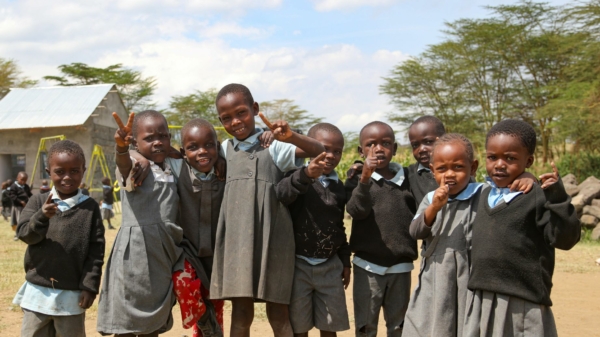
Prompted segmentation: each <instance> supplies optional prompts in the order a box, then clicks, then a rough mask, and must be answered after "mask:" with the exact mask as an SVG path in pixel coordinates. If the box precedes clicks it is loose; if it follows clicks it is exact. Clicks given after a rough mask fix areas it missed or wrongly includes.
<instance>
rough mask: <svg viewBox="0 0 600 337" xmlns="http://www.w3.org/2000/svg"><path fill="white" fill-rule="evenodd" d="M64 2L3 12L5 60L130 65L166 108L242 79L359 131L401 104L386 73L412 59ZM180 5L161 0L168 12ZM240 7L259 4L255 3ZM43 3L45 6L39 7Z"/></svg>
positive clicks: (41, 67)
mask: <svg viewBox="0 0 600 337" xmlns="http://www.w3.org/2000/svg"><path fill="white" fill-rule="evenodd" d="M56 1H58V2H59V7H64V8H65V11H64V12H61V11H60V10H57V9H55V8H53V7H55V6H56V5H55V3H54V2H52V4H50V3H49V2H44V1H40V2H34V1H32V0H29V1H23V2H18V3H12V5H11V6H5V8H4V9H2V10H0V50H2V51H3V53H2V55H1V56H2V57H8V58H14V59H15V60H17V61H18V63H19V65H20V66H21V68H22V69H23V71H24V74H25V75H26V76H28V77H30V78H34V79H39V78H41V77H42V76H44V75H52V74H57V70H56V67H57V66H58V65H60V64H65V63H71V62H84V63H88V64H90V65H93V66H98V67H105V66H108V65H110V64H115V63H122V64H124V65H125V66H128V67H133V68H135V69H137V70H141V71H142V72H143V74H144V75H145V76H154V77H155V78H156V79H157V82H158V90H157V95H156V100H157V101H158V102H159V104H160V106H161V107H166V106H167V105H168V102H169V100H170V98H171V97H172V96H174V95H186V94H188V93H191V92H192V91H193V90H206V89H209V88H217V89H219V88H220V87H222V86H223V85H225V84H228V83H231V82H238V83H244V84H246V85H247V86H248V87H249V88H250V89H251V90H252V92H253V94H254V96H255V98H256V100H257V101H259V102H260V101H267V100H272V99H278V98H290V99H294V100H295V101H296V102H297V103H298V104H299V105H300V106H301V107H302V108H304V109H307V110H308V111H309V112H310V113H312V114H314V115H317V116H323V117H325V118H326V120H327V121H329V122H332V123H336V124H337V125H339V126H340V127H341V128H342V130H344V131H349V130H355V131H356V130H359V129H360V128H361V127H362V126H363V125H364V124H365V123H367V122H369V121H372V120H377V119H383V120H385V115H386V113H387V112H389V111H390V110H391V109H392V107H391V106H390V105H389V104H388V101H387V98H386V97H384V96H381V95H379V85H381V84H382V80H381V77H382V76H386V75H387V74H388V73H389V71H390V69H391V68H392V66H394V65H395V64H397V63H398V62H400V61H401V60H404V59H406V57H407V55H405V54H403V53H401V52H399V51H393V50H385V49H382V50H378V51H375V52H372V53H366V52H364V51H362V50H360V49H359V48H357V47H356V46H354V45H351V44H343V45H325V46H320V47H313V48H303V47H287V48H286V47H278V46H273V45H269V44H266V43H261V44H260V45H257V46H256V47H244V48H240V47H237V46H233V45H232V44H231V43H229V42H227V40H226V38H227V37H229V36H232V35H233V36H236V37H240V36H241V37H250V38H262V37H265V36H269V34H270V33H271V31H270V30H269V29H264V28H258V27H252V26H242V25H240V24H239V23H238V22H236V21H235V20H234V19H227V20H224V21H220V22H217V23H215V22H211V17H208V16H207V17H203V18H201V19H198V18H197V17H196V16H195V15H180V14H174V15H163V12H162V11H159V12H152V11H151V10H150V9H149V8H150V7H147V6H149V5H145V2H143V1H138V2H136V1H132V0H130V1H124V2H122V3H121V6H125V7H126V8H136V9H135V10H133V9H123V10H122V11H113V10H112V9H113V7H114V6H115V5H116V3H115V2H110V1H109V2H107V3H102V4H100V5H98V6H86V5H80V4H79V2H67V1H66V0H56ZM177 3H179V2H178V1H175V0H172V1H168V0H164V1H162V2H160V4H162V5H164V6H165V8H166V7H169V6H171V7H172V6H175V5H174V4H177ZM207 3H216V1H213V2H211V1H208V2H207ZM231 3H237V4H238V6H242V7H243V5H244V4H246V5H247V6H246V7H245V8H250V6H251V5H250V3H251V1H242V0H237V1H233V2H231ZM279 3H280V1H279V0H271V1H268V2H267V4H270V5H269V6H277V5H278V4H279ZM35 4H38V5H39V6H38V7H39V8H38V10H35V11H34V10H32V8H33V7H35V6H34V5H35ZM154 5H156V4H154ZM205 5H206V6H208V5H207V4H205ZM140 6H142V7H140ZM143 6H146V7H143ZM187 6H192V7H193V6H200V4H195V5H194V3H191V4H189V5H187ZM215 6H216V7H218V6H217V5H215ZM192 7H189V8H192ZM216 7H214V8H216ZM90 8H91V9H90ZM207 8H208V7H207ZM211 8H212V7H211ZM143 9H144V10H143ZM167 9H168V8H167ZM214 10H221V9H218V8H217V9H214ZM134 12H135V15H133V13H134Z"/></svg>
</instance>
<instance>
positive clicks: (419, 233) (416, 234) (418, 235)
mask: <svg viewBox="0 0 600 337" xmlns="http://www.w3.org/2000/svg"><path fill="white" fill-rule="evenodd" d="M429 205H430V202H429V198H428V197H427V195H425V197H424V198H423V201H421V204H420V205H419V209H418V210H417V216H415V218H414V219H413V220H412V222H411V223H410V228H409V231H410V236H411V237H412V238H413V239H415V240H423V239H426V238H428V237H430V236H431V227H433V226H431V227H430V226H427V225H426V224H425V209H427V207H428V206H429ZM436 217H437V216H436Z"/></svg>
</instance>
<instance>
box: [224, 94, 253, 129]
mask: <svg viewBox="0 0 600 337" xmlns="http://www.w3.org/2000/svg"><path fill="white" fill-rule="evenodd" d="M217 112H218V113H219V120H220V121H221V124H223V127H224V128H225V130H226V131H227V132H228V133H229V134H230V135H232V136H234V137H235V138H236V139H238V140H244V139H246V138H248V137H250V136H251V135H252V134H253V133H254V128H255V127H254V116H257V115H258V103H256V102H254V104H252V105H248V103H247V102H246V100H245V99H244V95H242V94H241V93H230V94H227V95H225V96H223V97H221V98H220V99H219V101H218V102H217Z"/></svg>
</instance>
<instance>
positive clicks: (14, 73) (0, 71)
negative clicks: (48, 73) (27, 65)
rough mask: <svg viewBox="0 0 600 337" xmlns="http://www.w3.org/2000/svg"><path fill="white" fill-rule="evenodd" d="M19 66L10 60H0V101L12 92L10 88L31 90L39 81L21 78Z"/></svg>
mask: <svg viewBox="0 0 600 337" xmlns="http://www.w3.org/2000/svg"><path fill="white" fill-rule="evenodd" d="M21 74H22V72H21V69H19V65H18V64H17V63H16V62H15V61H14V60H10V59H3V58H0V99H2V98H3V97H4V96H6V94H7V93H8V92H9V91H10V88H29V87H32V86H34V85H36V84H37V81H35V80H31V79H29V78H27V77H24V76H21Z"/></svg>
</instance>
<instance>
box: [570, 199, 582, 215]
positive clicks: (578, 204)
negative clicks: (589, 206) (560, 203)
mask: <svg viewBox="0 0 600 337" xmlns="http://www.w3.org/2000/svg"><path fill="white" fill-rule="evenodd" d="M571 204H573V206H575V210H576V211H577V214H579V213H581V211H582V210H583V206H585V204H584V203H583V196H582V195H577V196H575V197H573V199H571Z"/></svg>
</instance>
